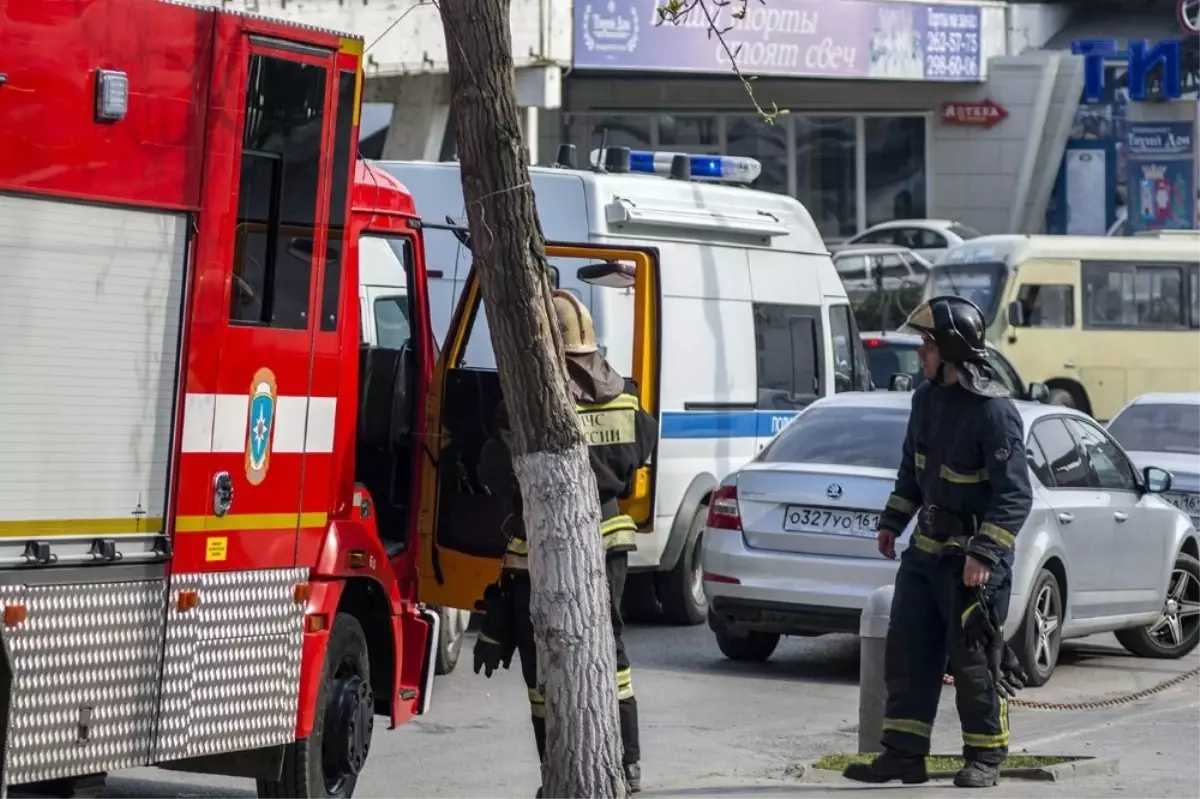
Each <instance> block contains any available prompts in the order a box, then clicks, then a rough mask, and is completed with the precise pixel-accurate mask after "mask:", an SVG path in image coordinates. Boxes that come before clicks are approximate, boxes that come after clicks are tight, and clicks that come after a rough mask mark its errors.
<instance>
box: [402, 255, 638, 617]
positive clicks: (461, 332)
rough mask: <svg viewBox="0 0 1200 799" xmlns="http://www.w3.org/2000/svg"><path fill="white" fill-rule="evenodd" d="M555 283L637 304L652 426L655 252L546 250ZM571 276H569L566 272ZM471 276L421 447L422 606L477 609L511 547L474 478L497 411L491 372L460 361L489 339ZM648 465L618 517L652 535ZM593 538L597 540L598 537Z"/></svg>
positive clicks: (499, 510) (502, 512)
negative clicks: (625, 295)
mask: <svg viewBox="0 0 1200 799" xmlns="http://www.w3.org/2000/svg"><path fill="white" fill-rule="evenodd" d="M546 256H547V257H548V258H550V259H553V260H554V262H555V266H556V268H557V270H558V282H559V283H560V285H561V287H562V288H564V289H567V290H573V291H576V292H581V291H582V290H590V289H591V288H593V287H602V288H598V290H601V291H614V290H616V291H624V292H631V293H632V294H633V299H634V325H633V327H634V330H633V336H632V341H633V353H632V356H633V357H632V359H631V363H632V365H633V366H632V374H629V375H625V377H626V378H628V379H629V381H631V382H632V384H633V385H634V386H636V392H637V394H638V396H639V398H640V401H641V404H642V407H643V408H644V409H645V410H646V411H647V412H648V413H650V414H651V415H653V416H655V417H657V416H658V401H659V384H658V376H659V360H658V359H659V351H660V348H659V341H660V331H659V302H660V300H659V291H658V255H657V252H656V251H654V250H652V249H630V248H618V247H604V246H596V245H575V244H548V245H547V246H546ZM572 267H573V268H572ZM489 335H490V334H489V332H488V329H487V324H486V320H485V314H484V309H483V306H482V304H481V296H480V292H479V280H478V277H477V275H476V273H475V269H474V267H472V269H471V270H470V272H469V273H468V275H467V279H466V283H465V284H464V286H463V292H462V295H461V297H460V298H459V302H458V307H457V308H456V309H455V312H454V317H453V319H452V320H451V323H450V328H449V330H448V331H447V333H446V338H445V344H444V346H443V348H442V352H441V355H440V357H439V358H438V361H437V365H436V367H435V369H434V375H433V385H432V387H431V389H430V392H429V397H428V405H427V409H426V427H425V429H426V430H429V431H436V434H435V435H433V436H431V437H430V438H429V439H428V440H427V441H426V442H425V446H424V447H423V451H422V453H421V456H420V463H419V466H418V469H419V470H420V496H419V498H418V500H417V501H418V503H419V504H418V508H417V531H418V535H420V541H421V545H420V560H421V568H420V587H419V597H420V599H421V601H422V602H426V603H430V604H434V605H441V606H445V607H454V608H464V609H476V602H477V601H479V600H480V599H482V597H483V590H484V588H486V587H487V585H488V584H489V583H492V582H494V581H495V580H496V578H497V577H498V576H499V574H500V563H501V559H502V558H503V556H504V550H505V548H506V547H507V546H508V540H507V538H506V536H505V534H504V533H503V532H502V530H501V528H502V525H503V523H504V521H505V519H506V518H508V516H509V515H510V514H511V513H512V512H513V508H512V504H511V502H509V501H508V500H507V499H504V498H501V497H498V496H496V495H494V494H491V493H490V492H489V491H488V490H487V488H486V487H485V486H484V485H483V482H482V480H481V479H480V477H479V474H478V471H477V470H478V467H479V455H480V451H481V450H482V448H483V445H484V443H485V442H486V441H487V440H488V439H489V438H491V437H493V436H494V435H495V431H494V430H493V429H492V427H493V419H494V418H495V413H496V409H497V408H498V407H499V404H500V401H501V398H502V396H501V391H500V376H499V372H497V371H496V369H495V368H493V367H491V366H490V365H488V366H479V365H472V364H471V363H470V362H469V360H468V359H467V358H466V357H465V356H466V353H467V348H468V345H469V344H470V342H471V341H472V340H473V338H475V337H478V336H484V337H485V338H486V337H487V336H489ZM654 482H655V473H654V461H653V458H652V459H651V464H650V465H649V466H647V467H645V468H643V469H641V470H639V472H638V474H637V477H636V480H635V484H634V488H633V491H632V493H631V495H630V496H629V498H628V499H626V500H625V501H624V502H623V503H622V509H623V510H624V512H625V513H628V514H629V515H630V516H632V517H633V519H634V520H635V521H636V522H637V523H638V525H639V526H642V527H646V528H649V526H650V524H651V522H652V520H653V518H654ZM597 535H599V532H597Z"/></svg>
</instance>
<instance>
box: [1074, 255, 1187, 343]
mask: <svg viewBox="0 0 1200 799" xmlns="http://www.w3.org/2000/svg"><path fill="white" fill-rule="evenodd" d="M1083 293H1084V302H1083V321H1084V324H1085V325H1087V326H1088V327H1101V328H1104V327H1120V328H1134V329H1138V328H1140V329H1152V330H1153V329H1163V328H1168V329H1170V328H1178V327H1186V326H1187V325H1188V319H1187V314H1186V311H1185V308H1186V307H1187V306H1186V304H1185V303H1184V294H1183V267H1181V266H1180V265H1178V264H1150V265H1141V264H1138V265H1135V264H1105V263H1090V264H1084V265H1083Z"/></svg>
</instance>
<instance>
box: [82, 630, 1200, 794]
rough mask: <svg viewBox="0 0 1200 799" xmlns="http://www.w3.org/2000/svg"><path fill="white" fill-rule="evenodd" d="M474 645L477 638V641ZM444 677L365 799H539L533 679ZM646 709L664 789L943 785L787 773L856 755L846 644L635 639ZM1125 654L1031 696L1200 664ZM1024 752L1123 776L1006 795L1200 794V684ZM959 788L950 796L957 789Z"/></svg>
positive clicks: (1118, 685) (1042, 722)
mask: <svg viewBox="0 0 1200 799" xmlns="http://www.w3.org/2000/svg"><path fill="white" fill-rule="evenodd" d="M472 636H473V634H472ZM472 643H473V637H472V638H468V640H467V641H466V642H465V643H464V650H463V658H462V660H461V661H460V663H459V668H458V669H457V670H456V671H455V673H453V674H451V675H449V676H447V677H444V678H439V681H438V684H437V687H436V690H437V695H436V696H435V699H434V710H433V712H432V713H431V714H430V715H429V716H428V717H426V718H424V719H421V720H418V721H415V722H412V723H410V724H408V725H405V726H404V727H401V728H399V729H396V730H392V731H389V730H387V729H386V728H385V727H382V726H377V727H376V732H375V737H374V742H373V745H372V750H371V755H370V760H369V762H368V764H367V768H366V770H365V771H364V773H363V775H362V777H361V779H360V782H359V786H358V790H357V791H356V795H357V796H361V797H434V796H437V797H484V796H486V797H500V796H525V797H531V796H533V795H534V792H535V791H536V789H537V786H538V784H539V776H538V769H537V765H536V755H535V751H534V746H533V740H532V734H531V732H530V729H529V722H528V718H529V717H528V705H527V703H526V699H525V690H524V685H523V684H522V682H521V679H520V674H519V672H518V670H517V668H516V664H515V663H514V667H513V668H512V669H511V670H510V671H508V672H503V673H501V674H500V675H498V676H495V677H493V678H492V679H491V680H486V679H484V678H483V677H482V675H478V676H477V675H475V674H473V673H472V672H471V668H470V662H469V657H470V646H471V645H472ZM628 646H629V649H630V653H631V656H632V659H633V664H634V687H635V690H636V691H637V694H638V701H639V705H640V711H641V727H642V751H643V782H644V787H645V789H646V793H645V795H646V796H647V797H650V796H653V795H656V794H657V795H660V796H665V795H677V796H689V795H696V796H711V795H744V796H749V795H762V796H768V795H785V794H788V795H808V794H812V795H831V794H843V795H865V794H866V793H869V792H871V791H874V790H888V791H889V792H890V793H897V792H898V793H900V794H902V795H928V794H929V793H930V792H931V790H934V791H936V790H941V787H940V786H938V787H933V786H924V787H923V788H922V789H919V790H918V789H901V788H899V787H887V788H882V789H881V788H863V787H861V786H852V785H851V784H849V783H844V784H829V785H810V784H804V783H802V782H799V781H797V780H795V779H790V778H789V777H787V776H786V775H787V774H788V772H789V771H790V770H793V769H794V766H795V764H797V763H801V762H803V761H805V760H811V759H814V758H816V757H818V756H820V755H821V754H826V753H833V752H844V751H853V750H855V749H856V748H857V736H856V733H855V730H856V724H857V713H858V710H857V696H858V685H857V679H858V651H859V650H858V643H857V641H856V639H854V638H853V637H849V636H827V637H824V638H819V639H788V640H785V641H784V642H783V643H781V645H780V647H779V649H778V650H777V651H776V653H775V655H774V656H773V657H772V659H771V660H770V661H769V662H768V663H766V664H739V663H733V662H731V661H728V660H726V659H725V658H724V657H723V656H722V655H721V654H720V652H719V651H718V650H717V648H716V644H715V643H714V642H713V639H712V635H711V633H710V632H709V631H708V629H707V627H705V626H699V627H693V628H670V627H638V628H633V629H631V630H630V631H629V637H628ZM1198 662H1200V655H1198V654H1196V653H1193V655H1191V656H1189V657H1188V658H1186V659H1184V660H1181V661H1149V660H1142V659H1138V658H1134V657H1131V656H1128V655H1126V654H1125V653H1124V651H1123V650H1121V649H1120V647H1119V646H1118V645H1117V643H1116V641H1115V640H1114V639H1113V638H1112V637H1111V636H1097V637H1095V638H1092V639H1086V640H1084V641H1082V642H1078V643H1073V644H1072V643H1068V644H1066V645H1065V646H1064V651H1063V659H1062V665H1061V666H1060V667H1059V670H1058V671H1057V672H1056V674H1055V676H1054V678H1053V679H1052V680H1051V681H1050V683H1049V684H1048V685H1047V686H1045V687H1044V688H1041V689H1036V690H1029V691H1026V692H1025V694H1024V696H1023V698H1028V699H1038V700H1041V701H1050V702H1079V701H1085V700H1092V699H1097V698H1108V697H1112V696H1116V695H1121V694H1126V693H1130V692H1133V691H1137V690H1141V689H1144V688H1148V687H1150V686H1153V685H1155V684H1156V683H1158V682H1160V681H1162V680H1164V679H1167V678H1169V677H1171V676H1173V675H1175V674H1178V673H1180V672H1182V671H1186V670H1187V669H1189V668H1192V667H1193V666H1195V665H1197V663H1198ZM941 711H942V712H941V715H940V716H939V722H938V725H937V730H936V733H935V737H934V748H935V751H941V752H947V753H953V752H955V751H957V750H958V749H959V748H960V746H961V744H960V739H959V735H958V729H957V724H956V719H955V718H954V702H953V689H952V688H947V689H946V692H945V694H944V695H943V701H942V707H941ZM1011 728H1012V731H1013V740H1014V750H1015V751H1020V750H1021V749H1022V748H1025V749H1027V750H1028V751H1030V752H1036V753H1045V754H1071V755H1091V756H1104V757H1113V756H1118V757H1119V758H1120V763H1121V774H1120V776H1118V777H1116V778H1113V777H1106V778H1103V779H1101V780H1091V781H1088V782H1079V783H1076V784H1071V783H1059V784H1047V783H1038V784H1029V785H1026V784H1021V783H1017V782H1015V781H1011V780H1010V781H1007V782H1006V783H1005V784H1004V789H1003V795H1004V796H1089V797H1091V796H1108V795H1111V796H1121V795H1143V796H1200V774H1197V766H1196V763H1197V759H1198V758H1197V754H1198V752H1197V750H1198V747H1197V742H1198V740H1200V682H1197V681H1196V680H1192V681H1189V682H1185V683H1184V684H1183V685H1181V686H1179V687H1176V688H1173V689H1171V690H1169V691H1166V692H1164V693H1161V694H1158V695H1156V696H1154V697H1151V698H1148V699H1145V700H1141V701H1139V702H1136V703H1133V704H1128V705H1122V706H1119V707H1116V708H1110V709H1105V710H1098V711H1090V712H1045V711H1032V710H1025V709H1020V708H1017V709H1014V710H1013V712H1012V720H1011ZM253 788H254V786H253V784H252V783H250V782H248V781H245V780H234V779H224V778H209V777H203V776H198V775H192V774H175V773H173V772H165V771H158V770H153V769H142V770H137V771H132V772H123V773H121V774H116V775H112V776H111V777H110V778H109V783H108V788H107V790H106V791H105V795H106V796H111V797H143V796H145V797H149V796H159V797H161V796H169V797H189V796H252V795H253ZM947 789H949V788H947Z"/></svg>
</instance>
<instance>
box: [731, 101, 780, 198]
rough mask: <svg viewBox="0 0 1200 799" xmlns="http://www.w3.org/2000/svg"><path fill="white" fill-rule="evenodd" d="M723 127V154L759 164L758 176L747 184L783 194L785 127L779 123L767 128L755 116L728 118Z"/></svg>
mask: <svg viewBox="0 0 1200 799" xmlns="http://www.w3.org/2000/svg"><path fill="white" fill-rule="evenodd" d="M726 124H727V126H728V127H727V128H726V133H725V140H726V147H725V154H726V155H740V156H745V157H748V158H755V159H757V160H758V162H759V163H761V164H762V174H761V175H760V176H759V178H758V180H756V181H754V183H753V184H751V185H752V186H753V187H754V188H756V189H762V190H763V191H773V192H775V193H776V194H787V193H788V173H787V148H788V142H787V134H786V130H787V128H786V127H785V126H784V125H782V124H780V123H776V124H774V125H768V124H767V123H766V122H764V121H763V120H762V119H760V118H759V117H730V118H729V119H728V120H726Z"/></svg>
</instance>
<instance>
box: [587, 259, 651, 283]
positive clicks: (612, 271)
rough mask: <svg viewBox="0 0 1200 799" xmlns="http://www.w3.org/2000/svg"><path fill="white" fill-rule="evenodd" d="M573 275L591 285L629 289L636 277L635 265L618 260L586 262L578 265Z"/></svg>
mask: <svg viewBox="0 0 1200 799" xmlns="http://www.w3.org/2000/svg"><path fill="white" fill-rule="evenodd" d="M575 276H576V277H578V278H579V280H580V281H582V282H584V283H590V284H591V285H593V286H605V287H607V288H612V289H631V288H633V284H634V281H635V279H636V278H637V267H636V266H634V265H633V264H624V263H621V262H619V261H606V262H604V263H602V264H588V265H587V266H581V267H579V271H577V272H576V273H575Z"/></svg>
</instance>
